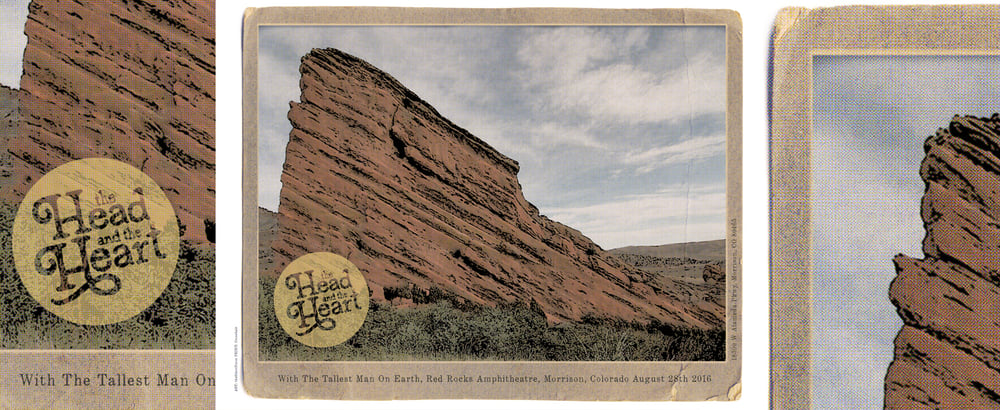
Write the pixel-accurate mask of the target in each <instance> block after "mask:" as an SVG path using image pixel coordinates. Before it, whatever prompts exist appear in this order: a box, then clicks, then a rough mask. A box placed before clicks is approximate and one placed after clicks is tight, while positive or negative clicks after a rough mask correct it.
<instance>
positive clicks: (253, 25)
mask: <svg viewBox="0 0 1000 410" xmlns="http://www.w3.org/2000/svg"><path fill="white" fill-rule="evenodd" d="M263 25H721V26H725V27H726V65H727V103H726V136H727V142H726V171H727V172H726V175H727V177H726V188H727V195H726V202H727V218H726V260H727V264H726V270H727V272H726V275H727V284H726V293H727V303H726V307H725V308H726V312H727V315H726V331H727V332H726V337H727V341H726V352H727V355H726V356H727V357H726V360H725V361H722V362H631V363H624V364H623V363H621V362H523V361H511V362H478V361H477V362H271V361H267V362H264V361H260V360H259V357H258V355H259V349H258V332H259V326H258V313H259V312H258V306H259V303H258V289H259V280H258V263H259V255H258V234H259V228H258V216H259V214H258V190H257V183H258V181H257V127H258V124H257V118H258V115H257V114H258V111H257V103H258V101H257V98H258V95H257V90H258V84H257V81H258V72H257V56H258V53H257V51H258V45H259V44H258V33H259V31H258V28H259V27H260V26H263ZM741 189H742V26H741V22H740V18H739V15H738V14H737V13H736V12H735V11H729V10H696V9H641V10H640V9H637V10H612V9H564V8H549V9H439V8H381V7H288V8H263V9H254V8H249V9H247V10H246V12H245V13H244V20H243V198H242V200H243V266H242V268H243V310H242V313H243V317H242V321H241V322H242V326H243V329H242V338H243V341H242V349H243V353H242V377H243V385H244V387H245V389H246V391H247V392H248V393H249V394H251V395H253V396H257V397H269V398H321V399H454V398H478V399H563V400H708V399H715V400H735V399H738V398H739V395H740V386H741V382H740V380H741V359H742V347H741V346H742V305H741V303H742V298H741V293H740V292H741V290H742V263H741V259H742V258H741V252H742V192H741ZM392 366H395V367H401V368H405V369H406V370H404V372H411V371H415V370H414V369H420V370H421V371H422V370H425V369H434V370H435V371H449V370H451V371H454V370H457V369H463V370H464V369H466V367H463V366H471V367H473V368H477V369H482V368H489V369H499V370H497V371H513V370H524V369H528V370H535V371H537V370H538V369H544V368H548V367H553V366H558V367H561V368H570V367H574V366H584V367H591V368H600V369H602V371H603V369H606V370H607V371H608V372H614V371H616V370H617V369H621V368H628V367H636V366H639V367H643V368H646V369H656V368H660V367H664V366H672V367H676V370H677V372H678V373H679V372H684V371H703V372H704V371H705V370H706V369H711V370H712V371H722V372H725V373H727V374H729V375H730V376H731V377H730V378H727V379H726V380H725V381H724V380H719V381H718V382H713V383H709V384H707V385H709V386H711V387H710V388H705V389H699V388H694V387H691V388H687V387H684V388H678V386H680V385H681V384H680V383H672V384H671V388H669V389H666V390H665V391H661V390H658V389H650V388H646V389H640V388H635V389H634V390H633V389H631V388H629V389H603V388H578V389H574V390H561V391H559V390H557V389H550V391H548V392H534V393H532V392H527V391H526V390H525V389H517V388H512V387H510V386H498V387H497V388H493V389H488V390H487V389H482V390H474V391H470V390H468V389H467V390H464V391H463V390H462V389H447V388H446V389H431V388H427V389H422V390H419V391H418V390H415V389H412V388H407V387H405V386H404V387H400V388H389V389H372V388H363V387H358V386H348V387H344V386H322V385H321V386H317V387H314V386H308V385H306V386H300V387H299V388H297V389H296V388H291V386H288V385H284V386H279V385H278V382H277V381H276V379H275V375H277V374H278V373H281V374H293V373H294V372H301V371H304V370H305V371H313V372H321V371H329V370H331V369H340V370H343V371H347V370H344V369H345V367H349V368H351V369H354V370H350V371H352V372H360V370H361V369H373V368H375V369H385V368H387V367H392ZM723 382H725V383H723ZM688 386H692V385H688ZM318 387H321V388H318ZM331 387H334V388H331Z"/></svg>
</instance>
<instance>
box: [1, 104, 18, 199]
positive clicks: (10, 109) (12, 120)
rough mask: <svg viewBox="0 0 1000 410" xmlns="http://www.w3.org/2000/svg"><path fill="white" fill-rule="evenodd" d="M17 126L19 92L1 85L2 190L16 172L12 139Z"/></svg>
mask: <svg viewBox="0 0 1000 410" xmlns="http://www.w3.org/2000/svg"><path fill="white" fill-rule="evenodd" d="M16 125H17V90H14V89H11V88H8V87H6V86H3V85H0V188H2V187H4V186H6V185H7V182H8V181H9V180H10V177H11V175H12V174H13V172H14V162H13V160H12V159H11V156H10V151H9V150H8V147H9V146H10V142H11V139H13V138H14V127H15V126H16Z"/></svg>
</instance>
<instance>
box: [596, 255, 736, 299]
mask: <svg viewBox="0 0 1000 410" xmlns="http://www.w3.org/2000/svg"><path fill="white" fill-rule="evenodd" d="M608 252H609V253H611V254H612V255H615V256H616V257H618V259H620V260H621V261H622V262H625V263H627V264H630V265H632V266H634V267H636V268H638V269H640V270H643V271H646V272H648V273H651V274H652V275H653V277H654V278H656V280H661V281H668V280H674V281H681V282H684V283H687V284H690V285H691V288H690V289H683V290H681V289H675V291H678V292H681V293H683V294H684V295H686V296H687V297H689V298H693V299H696V300H703V301H710V302H712V303H716V304H718V305H720V306H721V305H722V304H723V302H724V301H725V271H726V241H725V240H723V239H720V240H715V241H703V242H687V243H673V244H669V245H658V246H626V247H623V248H617V249H611V250H609V251H608ZM663 285H664V287H669V286H672V285H669V284H668V283H667V282H664V283H663Z"/></svg>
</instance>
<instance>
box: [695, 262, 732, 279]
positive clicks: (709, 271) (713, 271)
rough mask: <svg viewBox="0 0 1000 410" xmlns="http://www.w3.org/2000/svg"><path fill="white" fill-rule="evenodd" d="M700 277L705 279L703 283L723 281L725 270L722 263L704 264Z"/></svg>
mask: <svg viewBox="0 0 1000 410" xmlns="http://www.w3.org/2000/svg"><path fill="white" fill-rule="evenodd" d="M701 278H702V279H704V280H705V283H724V282H725V281H726V272H725V271H724V270H723V269H722V265H714V264H708V265H705V268H704V270H703V271H702V275H701Z"/></svg>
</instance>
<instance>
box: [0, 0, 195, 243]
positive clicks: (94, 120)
mask: <svg viewBox="0 0 1000 410" xmlns="http://www.w3.org/2000/svg"><path fill="white" fill-rule="evenodd" d="M214 6H215V3H214V1H212V0H184V1H172V2H167V1H160V2H149V1H124V0H113V1H100V2H80V1H32V2H31V4H30V6H29V14H28V20H27V23H26V25H25V29H24V32H25V34H26V35H27V38H28V42H27V46H26V48H25V51H24V63H23V65H24V73H23V75H22V77H21V91H22V92H21V94H20V103H21V110H20V119H19V121H18V122H17V134H16V138H15V140H14V141H13V142H12V144H11V146H10V151H11V153H12V155H13V159H14V160H13V174H14V175H13V177H12V180H11V183H10V185H9V187H8V188H7V189H5V192H4V195H3V197H4V198H5V199H6V200H8V201H10V202H14V203H16V202H18V201H19V198H20V197H21V196H23V194H24V193H25V192H26V191H27V189H28V188H30V186H31V184H32V183H33V182H34V181H36V180H38V178H39V177H40V176H41V175H43V174H45V173H46V172H48V171H50V170H52V169H53V168H55V167H57V166H59V165H62V164H63V163H66V162H68V161H71V160H74V159H80V158H87V157H104V158H112V159H116V160H119V161H122V162H125V163H128V164H131V165H133V166H135V167H136V168H139V169H141V170H143V171H144V172H145V173H146V174H148V175H149V176H150V177H152V178H153V179H154V180H155V181H156V182H157V183H158V184H159V185H160V186H161V187H162V188H163V190H164V192H165V193H166V195H167V197H168V198H169V199H170V201H171V202H172V203H173V205H174V208H175V210H176V212H177V215H178V217H179V218H180V221H181V224H182V225H183V226H184V227H185V229H184V233H183V236H182V238H183V239H186V240H189V241H191V242H192V243H201V244H207V243H208V242H210V241H211V239H212V238H211V236H214V233H213V232H211V231H212V230H214V224H213V223H212V222H213V221H214V219H215V217H214V213H215V206H214V204H215V138H214V130H215V88H214V84H215V44H214V43H215V30H214V23H215V11H214Z"/></svg>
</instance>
